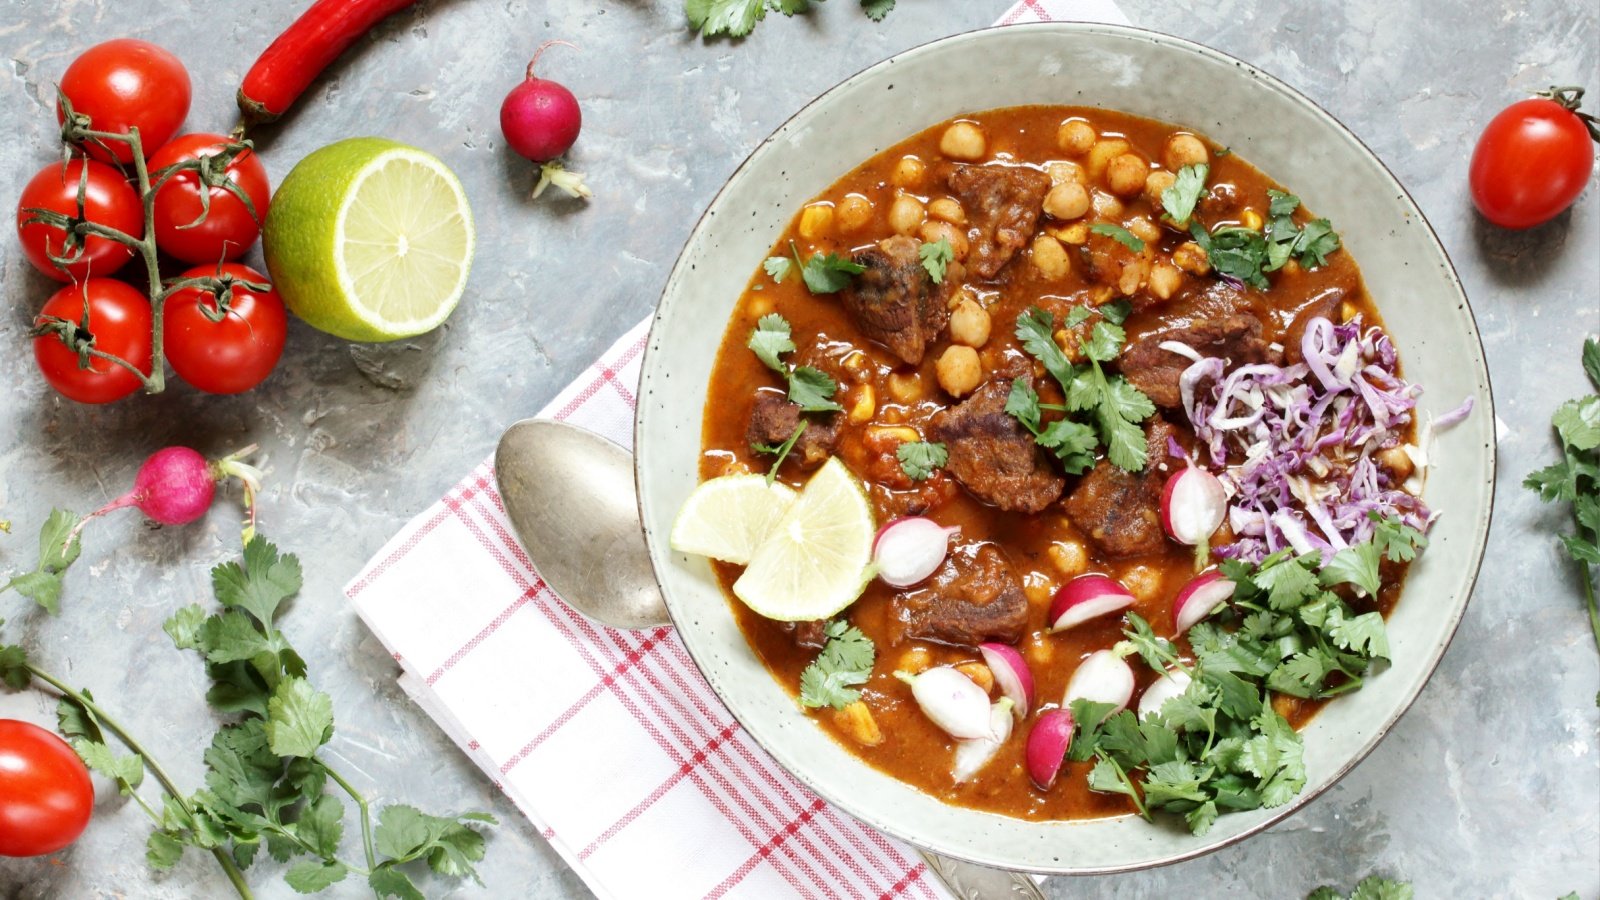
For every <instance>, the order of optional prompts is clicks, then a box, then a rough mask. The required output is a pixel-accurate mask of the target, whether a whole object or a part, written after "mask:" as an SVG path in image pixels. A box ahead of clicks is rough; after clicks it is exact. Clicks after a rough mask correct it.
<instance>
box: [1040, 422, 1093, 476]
mask: <svg viewBox="0 0 1600 900" xmlns="http://www.w3.org/2000/svg"><path fill="white" fill-rule="evenodd" d="M1023 427H1027V426H1026V424H1024V426H1023ZM1038 442H1039V446H1041V447H1043V448H1045V449H1046V450H1049V451H1050V452H1051V453H1054V454H1055V456H1056V459H1059V460H1061V468H1062V469H1064V470H1065V471H1066V473H1067V474H1068V475H1082V474H1083V473H1084V472H1087V471H1089V470H1090V469H1092V468H1094V454H1095V450H1096V448H1098V447H1099V441H1098V440H1097V439H1096V437H1095V433H1094V429H1093V428H1090V427H1089V426H1088V425H1085V424H1083V423H1082V422H1074V421H1072V420H1071V419H1057V420H1056V421H1054V422H1051V423H1050V424H1049V425H1046V426H1045V427H1044V428H1043V429H1042V430H1040V431H1039V432H1038Z"/></svg>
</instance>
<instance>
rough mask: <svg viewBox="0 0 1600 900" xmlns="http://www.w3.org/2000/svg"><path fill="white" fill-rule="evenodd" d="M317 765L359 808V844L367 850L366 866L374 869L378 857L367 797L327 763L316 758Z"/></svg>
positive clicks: (376, 865)
mask: <svg viewBox="0 0 1600 900" xmlns="http://www.w3.org/2000/svg"><path fill="white" fill-rule="evenodd" d="M317 765H319V766H321V767H322V771H324V772H327V773H328V777H329V778H332V779H333V783H334V784H337V785H338V786H339V787H341V788H343V789H344V792H345V793H346V794H349V795H350V799H351V800H354V801H355V802H356V808H357V809H360V810H361V846H362V848H363V849H364V850H366V852H367V868H368V869H376V868H377V867H378V858H377V854H375V853H374V852H373V850H372V810H371V808H370V807H368V806H367V798H366V797H364V796H362V795H361V792H360V791H358V790H356V789H355V787H354V786H353V785H351V784H350V782H348V781H345V780H344V777H343V776H341V775H340V774H339V773H338V772H335V771H334V770H333V769H332V768H330V767H329V766H328V764H327V763H325V762H323V761H322V760H320V759H319V760H317Z"/></svg>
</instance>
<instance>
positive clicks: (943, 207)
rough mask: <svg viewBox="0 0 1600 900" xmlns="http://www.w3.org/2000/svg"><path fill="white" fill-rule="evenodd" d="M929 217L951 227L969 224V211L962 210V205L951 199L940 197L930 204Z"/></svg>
mask: <svg viewBox="0 0 1600 900" xmlns="http://www.w3.org/2000/svg"><path fill="white" fill-rule="evenodd" d="M928 215H930V216H932V217H933V218H935V219H938V220H939V221H941V222H949V223H950V224H951V225H965V224H967V211H966V210H964V209H962V208H961V203H960V202H959V201H957V200H954V199H951V198H950V197H940V198H939V199H937V200H935V201H933V202H932V203H929V204H928Z"/></svg>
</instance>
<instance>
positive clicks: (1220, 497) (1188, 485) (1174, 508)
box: [1161, 466, 1228, 547]
mask: <svg viewBox="0 0 1600 900" xmlns="http://www.w3.org/2000/svg"><path fill="white" fill-rule="evenodd" d="M1227 512H1228V492H1227V491H1226V490H1224V489H1223V487H1222V482H1221V481H1219V480H1217V476H1215V475H1213V474H1211V473H1210V472H1207V471H1206V470H1205V469H1202V468H1199V467H1198V466H1185V467H1183V468H1182V469H1179V470H1178V471H1176V472H1174V473H1172V477H1171V478H1168V479H1167V486H1166V487H1165V488H1163V489H1162V491H1161V526H1162V527H1163V528H1165V529H1166V530H1167V534H1169V535H1171V536H1172V539H1173V540H1175V541H1177V542H1178V543H1180V544H1187V545H1189V546H1191V547H1198V546H1200V545H1201V544H1203V543H1205V542H1206V541H1208V540H1210V538H1211V535H1212V534H1214V533H1216V530H1217V528H1218V527H1220V526H1221V525H1222V517H1223V516H1224V515H1225V514H1227Z"/></svg>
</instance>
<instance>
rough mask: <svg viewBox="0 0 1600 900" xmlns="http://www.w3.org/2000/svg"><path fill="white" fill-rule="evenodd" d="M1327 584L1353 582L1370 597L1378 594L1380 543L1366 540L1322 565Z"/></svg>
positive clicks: (1340, 552)
mask: <svg viewBox="0 0 1600 900" xmlns="http://www.w3.org/2000/svg"><path fill="white" fill-rule="evenodd" d="M1321 578H1322V583H1323V584H1324V585H1326V586H1329V587H1331V586H1333V585H1336V584H1353V585H1355V586H1356V588H1358V589H1359V590H1360V591H1361V592H1362V593H1364V594H1366V595H1367V596H1368V597H1376V596H1378V587H1379V584H1378V545H1377V544H1375V543H1372V542H1364V543H1360V544H1357V545H1355V546H1354V547H1347V548H1345V549H1344V550H1340V551H1339V552H1338V553H1335V554H1334V555H1333V559H1331V560H1329V561H1328V563H1327V564H1325V565H1324V566H1323V567H1322V575H1321Z"/></svg>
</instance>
